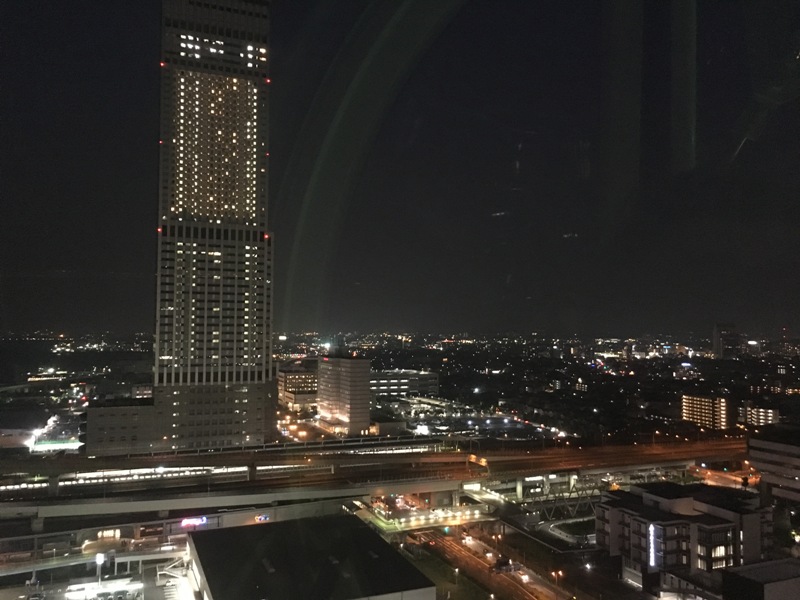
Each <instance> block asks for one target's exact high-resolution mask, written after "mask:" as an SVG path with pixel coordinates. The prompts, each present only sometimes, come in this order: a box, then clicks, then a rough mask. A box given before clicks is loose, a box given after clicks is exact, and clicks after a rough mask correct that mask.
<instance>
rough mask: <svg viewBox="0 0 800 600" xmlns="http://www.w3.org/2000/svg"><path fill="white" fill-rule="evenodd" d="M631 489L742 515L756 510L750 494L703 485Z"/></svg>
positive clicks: (647, 485) (657, 484)
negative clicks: (691, 501)
mask: <svg viewBox="0 0 800 600" xmlns="http://www.w3.org/2000/svg"><path fill="white" fill-rule="evenodd" d="M631 489H632V491H633V490H634V489H636V490H640V491H642V492H646V493H648V494H651V495H653V496H658V497H659V498H666V499H668V500H675V499H678V498H692V499H694V500H695V501H696V502H700V503H702V504H709V505H711V506H717V507H719V508H724V509H726V510H729V511H731V512H737V513H742V514H747V513H751V512H755V510H756V509H757V508H758V497H757V496H755V495H753V494H752V493H750V492H746V491H744V490H737V489H734V488H728V487H719V486H714V485H706V484H703V483H694V484H691V485H680V484H678V483H673V482H670V481H659V482H655V483H643V484H639V485H637V486H634V487H632V488H631ZM634 493H635V492H634Z"/></svg>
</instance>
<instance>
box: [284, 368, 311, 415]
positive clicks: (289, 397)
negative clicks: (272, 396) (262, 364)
mask: <svg viewBox="0 0 800 600" xmlns="http://www.w3.org/2000/svg"><path fill="white" fill-rule="evenodd" d="M317 387H318V382H317V359H316V358H313V359H300V360H294V361H291V362H289V363H286V364H284V365H281V367H280V368H279V369H278V404H280V405H281V406H284V407H286V408H288V409H289V410H295V411H297V410H302V409H304V408H308V407H309V406H311V405H313V404H316V403H317Z"/></svg>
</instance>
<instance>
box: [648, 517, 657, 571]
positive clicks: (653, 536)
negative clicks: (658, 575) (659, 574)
mask: <svg viewBox="0 0 800 600" xmlns="http://www.w3.org/2000/svg"><path fill="white" fill-rule="evenodd" d="M647 533H648V537H649V538H650V540H649V541H650V544H649V546H650V566H651V567H655V566H656V526H655V525H653V524H652V523H650V527H648V528H647Z"/></svg>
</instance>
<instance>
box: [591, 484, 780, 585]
mask: <svg viewBox="0 0 800 600" xmlns="http://www.w3.org/2000/svg"><path fill="white" fill-rule="evenodd" d="M595 519H596V520H595V525H596V533H597V545H598V546H599V547H600V548H601V549H603V550H605V551H606V552H608V553H609V555H611V556H618V557H620V558H621V576H622V578H623V579H626V580H628V581H630V582H632V583H634V584H635V585H637V586H641V587H642V588H644V589H646V590H648V591H654V590H656V589H658V588H659V587H660V585H661V574H662V572H671V571H674V572H675V573H676V575H677V576H678V577H681V578H684V579H686V577H685V576H686V575H690V576H691V575H698V576H700V577H695V579H703V575H704V574H705V578H706V579H708V577H709V575H708V574H713V573H714V572H715V571H717V570H720V569H724V568H725V567H731V566H740V565H743V564H749V563H752V562H756V561H759V560H762V558H763V554H764V551H765V549H766V547H767V546H768V545H769V540H770V536H771V533H772V509H771V508H762V507H761V506H760V504H759V498H758V496H757V495H755V494H752V493H749V492H744V491H741V490H735V489H731V488H721V487H714V486H707V485H703V484H694V485H686V486H682V485H678V484H676V483H671V482H658V483H649V484H642V485H638V486H632V487H631V491H630V492H624V491H612V492H606V494H605V495H604V497H603V500H602V501H601V502H600V503H599V504H598V505H597V508H596V513H595ZM719 577H721V576H715V578H717V579H718V578H719ZM690 578H691V577H690Z"/></svg>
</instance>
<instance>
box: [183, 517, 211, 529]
mask: <svg viewBox="0 0 800 600" xmlns="http://www.w3.org/2000/svg"><path fill="white" fill-rule="evenodd" d="M206 523H208V519H207V518H206V517H192V518H191V519H184V520H183V521H181V527H197V526H198V525H205V524H206Z"/></svg>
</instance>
